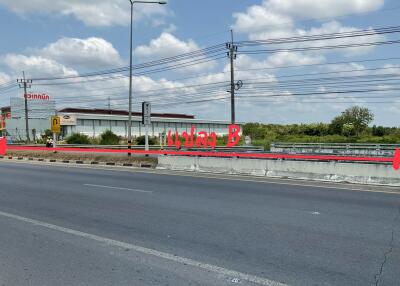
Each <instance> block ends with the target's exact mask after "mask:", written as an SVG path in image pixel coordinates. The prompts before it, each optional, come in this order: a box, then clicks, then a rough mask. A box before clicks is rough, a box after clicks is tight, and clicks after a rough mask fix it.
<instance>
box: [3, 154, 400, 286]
mask: <svg viewBox="0 0 400 286" xmlns="http://www.w3.org/2000/svg"><path fill="white" fill-rule="evenodd" d="M359 188H360V189H361V190H363V187H362V186H361V187H359ZM279 283H281V284H279ZM0 285H1V286H11V285H17V286H24V285H35V286H36V285H38V286H42V285H49V286H53V285H58V286H59V285H134V286H136V285H138V286H141V285H145V286H148V285H173V286H180V285H182V286H187V285H202V286H203V285H307V286H308V285H341V286H343V285H363V286H364V285H400V192H399V193H398V194H393V193H392V194H391V193H385V192H382V190H381V192H373V191H371V192H363V191H355V190H346V189H339V188H335V187H332V186H330V187H326V186H325V185H320V186H309V185H303V184H302V183H293V182H290V184H286V181H282V182H280V183H279V182H278V184H277V183H276V181H275V182H274V183H269V182H268V181H266V182H258V181H251V180H245V181H241V180H230V179H217V178H211V177H210V178H207V177H206V175H203V176H202V177H196V176H181V175H176V174H161V173H160V174H159V173H151V172H150V173H148V172H140V171H118V170H103V169H85V168H75V167H59V166H45V165H37V164H36V165H31V164H26V163H11V162H0Z"/></svg>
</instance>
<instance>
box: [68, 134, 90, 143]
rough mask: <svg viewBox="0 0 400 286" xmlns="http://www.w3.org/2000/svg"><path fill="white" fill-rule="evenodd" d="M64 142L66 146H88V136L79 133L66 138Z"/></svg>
mask: <svg viewBox="0 0 400 286" xmlns="http://www.w3.org/2000/svg"><path fill="white" fill-rule="evenodd" d="M65 141H66V142H67V143H68V144H90V139H89V136H87V135H84V134H80V133H75V134H72V135H71V136H68V137H67V139H66V140H65Z"/></svg>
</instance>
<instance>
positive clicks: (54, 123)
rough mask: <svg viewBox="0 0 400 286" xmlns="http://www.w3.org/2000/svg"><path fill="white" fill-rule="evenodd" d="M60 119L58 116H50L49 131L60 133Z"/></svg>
mask: <svg viewBox="0 0 400 286" xmlns="http://www.w3.org/2000/svg"><path fill="white" fill-rule="evenodd" d="M60 123H61V119H60V117H59V116H52V117H51V131H52V132H53V133H60V132H61V124H60Z"/></svg>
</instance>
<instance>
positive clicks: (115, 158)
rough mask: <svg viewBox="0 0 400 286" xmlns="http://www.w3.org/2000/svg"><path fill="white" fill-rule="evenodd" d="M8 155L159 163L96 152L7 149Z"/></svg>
mask: <svg viewBox="0 0 400 286" xmlns="http://www.w3.org/2000/svg"><path fill="white" fill-rule="evenodd" d="M7 156H13V157H30V158H44V159H55V160H70V161H75V160H76V161H85V162H88V161H89V162H93V161H96V162H112V163H122V164H123V163H130V164H133V165H140V164H142V163H149V164H151V165H154V166H155V165H156V164H157V158H154V157H153V158H152V157H143V156H140V157H139V156H132V157H128V155H127V154H95V153H69V152H68V153H64V152H57V153H54V152H46V151H7Z"/></svg>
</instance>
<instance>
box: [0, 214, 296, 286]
mask: <svg viewBox="0 0 400 286" xmlns="http://www.w3.org/2000/svg"><path fill="white" fill-rule="evenodd" d="M0 216H2V217H5V218H9V219H14V220H17V221H20V222H24V223H29V224H32V225H35V226H39V227H43V228H46V229H50V230H54V231H58V232H62V233H66V234H70V235H73V236H76V237H81V238H85V239H89V240H93V241H96V242H99V243H104V244H105V245H108V246H113V247H119V248H123V249H130V250H133V251H136V252H138V253H142V254H145V255H151V256H155V257H158V258H162V259H165V260H169V261H172V262H175V263H179V264H183V265H189V266H192V267H195V268H199V269H202V270H205V271H210V272H213V273H217V274H222V275H225V276H230V277H232V278H238V279H239V280H244V281H248V282H251V283H255V284H259V285H264V286H289V285H288V284H284V283H281V282H278V281H274V280H270V279H267V278H263V277H259V276H255V275H251V274H246V273H243V272H238V271H235V270H230V269H227V268H223V267H220V266H217V265H212V264H208V263H203V262H200V261H196V260H194V259H190V258H186V257H181V256H177V255H173V254H170V253H167V252H162V251H158V250H155V249H150V248H146V247H142V246H138V245H135V244H131V243H127V242H122V241H118V240H114V239H109V238H106V237H102V236H98V235H95V234H90V233H86V232H82V231H78V230H74V229H70V228H65V227H62V226H58V225H55V224H50V223H46V222H42V221H39V220H35V219H30V218H27V217H23V216H19V215H15V214H11V213H6V212H2V211H0Z"/></svg>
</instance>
